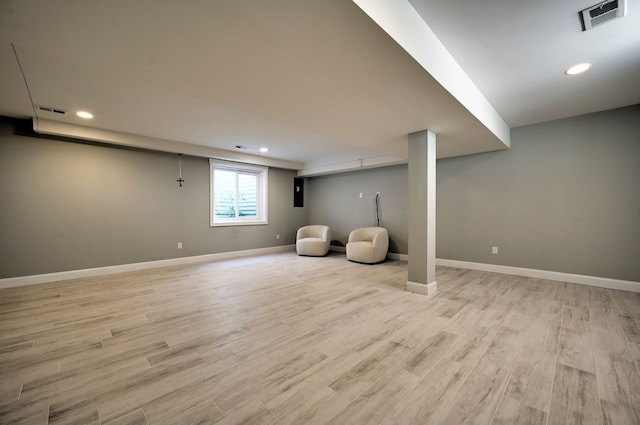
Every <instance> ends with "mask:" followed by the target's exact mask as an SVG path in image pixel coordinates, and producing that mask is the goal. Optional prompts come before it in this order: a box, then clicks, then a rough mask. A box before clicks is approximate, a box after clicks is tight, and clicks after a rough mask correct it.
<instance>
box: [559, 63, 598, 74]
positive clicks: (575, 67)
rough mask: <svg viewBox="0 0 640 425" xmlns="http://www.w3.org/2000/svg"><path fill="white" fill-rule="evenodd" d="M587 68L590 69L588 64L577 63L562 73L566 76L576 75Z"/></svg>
mask: <svg viewBox="0 0 640 425" xmlns="http://www.w3.org/2000/svg"><path fill="white" fill-rule="evenodd" d="M589 68H591V64H590V63H588V62H585V63H579V64H577V65H573V66H572V67H571V68H569V69H567V70H566V71H565V72H564V73H565V74H567V75H577V74H582V73H583V72H585V71H586V70H587V69H589Z"/></svg>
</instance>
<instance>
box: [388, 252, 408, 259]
mask: <svg viewBox="0 0 640 425" xmlns="http://www.w3.org/2000/svg"><path fill="white" fill-rule="evenodd" d="M387 258H388V259H389V260H398V261H409V255H408V254H396V253H395V252H388V253H387Z"/></svg>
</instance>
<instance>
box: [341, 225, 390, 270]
mask: <svg viewBox="0 0 640 425" xmlns="http://www.w3.org/2000/svg"><path fill="white" fill-rule="evenodd" d="M388 249H389V232H387V229H385V228H384V227H364V228H362V229H356V230H354V231H353V232H351V233H350V234H349V242H348V243H347V259H348V260H350V261H355V262H357V263H367V264H374V263H380V262H382V261H384V260H385V259H386V258H387V250H388Z"/></svg>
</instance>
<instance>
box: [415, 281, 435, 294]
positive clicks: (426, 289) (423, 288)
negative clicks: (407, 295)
mask: <svg viewBox="0 0 640 425" xmlns="http://www.w3.org/2000/svg"><path fill="white" fill-rule="evenodd" d="M407 291H409V292H414V293H416V294H422V295H426V296H432V295H435V294H436V293H437V292H438V283H437V282H436V281H435V280H434V281H433V282H431V283H427V284H426V285H425V284H424V283H418V282H412V281H410V280H407Z"/></svg>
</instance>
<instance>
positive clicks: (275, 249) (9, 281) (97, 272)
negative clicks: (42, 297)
mask: <svg viewBox="0 0 640 425" xmlns="http://www.w3.org/2000/svg"><path fill="white" fill-rule="evenodd" d="M290 251H295V245H282V246H272V247H268V248H256V249H246V250H242V251H230V252H220V253H217V254H206V255H196V256H193V257H180V258H169V259H167V260H157V261H146V262H143V263H132V264H120V265H117V266H107V267H96V268H91V269H81V270H69V271H64V272H57V273H46V274H38V275H32V276H20V277H9V278H4V279H0V288H11V287H15V286H25V285H36V284H39V283H49V282H57V281H60V280H69V279H79V278H83V277H92V276H102V275H108V274H114V273H123V272H132V271H138V270H147V269H155V268H158V267H168V266H178V265H182V264H194V263H204V262H210V261H221V260H229V259H233V258H241V257H250V256H253V255H265V254H275V253H279V252H290Z"/></svg>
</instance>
